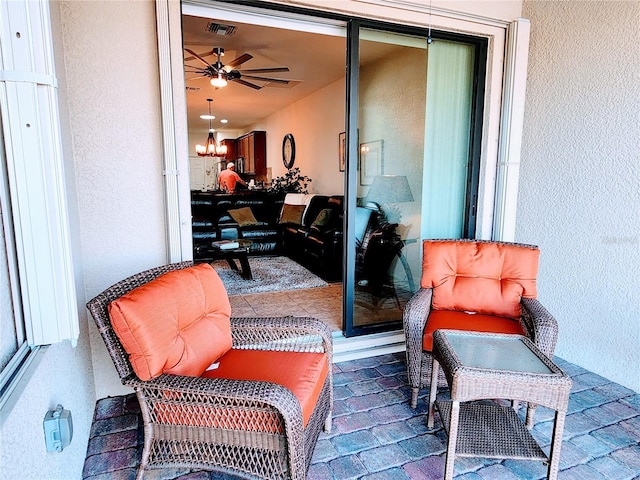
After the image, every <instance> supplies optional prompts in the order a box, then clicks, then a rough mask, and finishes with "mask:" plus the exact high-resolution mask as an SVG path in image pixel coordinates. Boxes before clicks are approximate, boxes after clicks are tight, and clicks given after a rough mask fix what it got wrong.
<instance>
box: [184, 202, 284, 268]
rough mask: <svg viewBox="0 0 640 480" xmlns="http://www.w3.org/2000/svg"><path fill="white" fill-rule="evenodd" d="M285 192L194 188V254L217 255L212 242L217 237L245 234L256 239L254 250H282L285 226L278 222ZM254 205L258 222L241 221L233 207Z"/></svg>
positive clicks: (199, 257)
mask: <svg viewBox="0 0 640 480" xmlns="http://www.w3.org/2000/svg"><path fill="white" fill-rule="evenodd" d="M283 202H284V196H283V195H275V194H270V193H267V192H241V193H234V194H229V193H215V192H199V191H192V192H191V225H192V237H193V258H194V260H195V261H207V260H211V259H212V258H213V249H212V247H211V243H212V242H214V241H217V240H230V239H237V238H244V239H249V240H252V242H253V243H252V245H251V249H250V252H249V253H250V254H252V255H269V254H276V253H279V250H280V243H281V242H280V237H281V228H280V226H279V224H278V219H279V216H280V211H281V210H282V204H283ZM247 207H248V208H250V209H251V212H252V214H253V216H254V218H255V221H256V222H255V224H251V225H242V226H241V225H240V224H239V223H238V222H237V221H235V220H234V219H233V217H232V216H231V215H230V214H229V211H230V210H231V211H233V210H238V209H242V208H247Z"/></svg>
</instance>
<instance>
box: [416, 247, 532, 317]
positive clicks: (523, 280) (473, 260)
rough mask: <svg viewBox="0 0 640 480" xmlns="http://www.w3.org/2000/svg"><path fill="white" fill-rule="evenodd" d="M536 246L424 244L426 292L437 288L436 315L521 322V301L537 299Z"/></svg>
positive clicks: (423, 274)
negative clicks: (444, 313)
mask: <svg viewBox="0 0 640 480" xmlns="http://www.w3.org/2000/svg"><path fill="white" fill-rule="evenodd" d="M539 254H540V251H539V250H538V249H537V248H536V247H529V246H522V245H515V244H504V243H495V242H481V241H478V242H475V241H443V240H425V241H424V242H423V257H422V279H421V282H420V285H421V287H422V288H433V299H432V307H433V308H434V309H437V310H458V311H472V312H477V313H481V314H486V315H496V316H499V317H507V318H513V319H518V318H520V315H521V307H520V300H521V298H522V297H528V298H535V297H536V295H537V290H536V276H537V273H538V257H539Z"/></svg>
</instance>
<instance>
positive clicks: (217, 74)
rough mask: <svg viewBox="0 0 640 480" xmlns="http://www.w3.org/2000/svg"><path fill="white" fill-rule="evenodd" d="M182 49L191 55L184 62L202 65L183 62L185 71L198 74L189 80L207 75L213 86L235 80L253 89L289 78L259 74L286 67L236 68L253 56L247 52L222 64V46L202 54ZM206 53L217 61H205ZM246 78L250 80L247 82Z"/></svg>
mask: <svg viewBox="0 0 640 480" xmlns="http://www.w3.org/2000/svg"><path fill="white" fill-rule="evenodd" d="M184 50H185V52H188V53H189V54H191V55H192V57H189V58H185V62H188V61H191V60H198V61H199V62H200V63H202V65H203V66H195V67H194V66H193V65H189V64H187V63H185V65H184V66H185V72H187V73H195V74H198V75H200V76H198V77H193V78H191V79H190V80H194V79H196V78H203V77H208V78H210V79H211V85H213V86H214V87H218V88H222V87H224V86H226V85H227V82H236V83H239V84H241V85H244V86H246V87H250V88H253V89H255V90H260V89H261V88H262V87H265V86H283V85H289V82H290V80H286V79H283V78H269V77H263V76H261V74H265V73H276V72H288V71H289V68H288V67H272V68H254V69H248V70H246V69H244V70H239V69H237V67H239V66H240V65H242V64H243V63H245V62H247V61H249V60H251V59H252V58H253V55H250V54H248V53H244V54H242V55H240V56H239V57H238V58H235V59H234V60H232V61H231V62H229V63H227V64H226V65H224V64H223V63H222V62H221V61H220V57H222V56H223V55H224V48H221V47H215V48H214V49H213V50H212V51H211V52H207V53H204V54H197V53H196V52H194V51H193V50H190V49H188V48H185V49H184ZM208 55H217V57H218V58H217V61H216V62H215V63H209V62H207V61H206V60H205V59H204V58H203V57H206V56H208ZM256 74H258V75H256ZM247 80H251V82H248V81H247ZM256 81H257V82H264V84H262V85H261V84H258V83H255V82H256Z"/></svg>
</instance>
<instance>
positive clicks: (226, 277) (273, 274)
mask: <svg viewBox="0 0 640 480" xmlns="http://www.w3.org/2000/svg"><path fill="white" fill-rule="evenodd" d="M211 265H212V266H213V268H215V270H216V272H218V275H220V278H221V279H222V283H224V286H225V288H226V289H227V293H228V294H229V295H246V294H249V293H264V292H277V291H282V290H297V289H301V288H315V287H326V286H327V285H328V283H327V282H325V281H324V280H322V279H321V278H320V277H318V276H316V275H314V274H313V273H311V272H310V271H309V270H307V269H306V268H304V267H303V266H302V265H300V264H298V263H296V262H294V261H293V260H291V259H290V258H288V257H249V265H251V273H252V274H253V280H244V279H243V278H242V277H241V276H240V274H239V273H238V272H236V271H234V270H232V269H231V268H230V267H229V264H228V263H227V262H226V260H216V261H215V262H211Z"/></svg>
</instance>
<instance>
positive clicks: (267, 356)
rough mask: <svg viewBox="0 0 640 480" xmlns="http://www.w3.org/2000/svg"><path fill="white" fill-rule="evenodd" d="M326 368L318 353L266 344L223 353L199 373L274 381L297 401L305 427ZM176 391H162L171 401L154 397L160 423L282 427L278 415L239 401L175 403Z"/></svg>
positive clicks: (231, 427) (278, 429)
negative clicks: (261, 347)
mask: <svg viewBox="0 0 640 480" xmlns="http://www.w3.org/2000/svg"><path fill="white" fill-rule="evenodd" d="M328 372H329V366H328V362H327V356H326V355H325V354H324V353H307V352H278V351H269V350H239V349H234V350H230V351H229V352H227V353H225V354H224V355H223V356H222V357H221V358H220V359H219V360H218V368H215V369H212V370H208V371H206V372H205V373H204V374H203V375H202V377H205V378H224V379H229V380H254V381H265V382H271V383H277V384H278V385H282V386H283V387H285V388H287V389H288V390H289V391H291V392H292V393H293V394H294V396H295V397H296V398H297V399H298V401H299V402H300V406H301V408H302V419H303V426H304V427H306V426H307V423H308V422H309V419H310V418H311V415H312V414H313V410H314V409H315V407H316V404H317V403H318V398H320V393H321V392H322V387H323V386H324V383H325V380H326V378H327V375H328ZM180 397H181V394H180V393H177V392H167V398H169V399H170V400H171V401H172V402H171V403H169V404H167V403H158V404H156V405H155V406H154V414H155V416H156V418H157V420H158V422H160V423H165V424H169V425H190V426H207V427H214V428H222V429H226V430H249V431H257V432H268V433H282V432H283V431H284V425H282V423H281V419H280V418H279V416H278V415H276V414H274V413H272V412H268V411H259V410H258V409H255V410H254V409H247V408H245V407H244V405H242V404H239V405H238V406H235V407H233V406H218V405H207V404H201V405H189V407H188V408H183V406H182V405H181V404H180Z"/></svg>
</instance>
